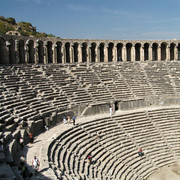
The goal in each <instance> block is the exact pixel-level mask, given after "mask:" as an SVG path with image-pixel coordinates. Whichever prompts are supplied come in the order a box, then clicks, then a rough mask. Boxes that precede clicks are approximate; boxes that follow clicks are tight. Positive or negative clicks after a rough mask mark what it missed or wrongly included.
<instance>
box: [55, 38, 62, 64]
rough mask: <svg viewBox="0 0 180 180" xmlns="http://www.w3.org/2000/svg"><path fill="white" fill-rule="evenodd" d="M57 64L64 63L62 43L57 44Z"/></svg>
mask: <svg viewBox="0 0 180 180" xmlns="http://www.w3.org/2000/svg"><path fill="white" fill-rule="evenodd" d="M56 45H57V47H56V48H57V63H62V43H61V42H59V41H58V42H57V43H56Z"/></svg>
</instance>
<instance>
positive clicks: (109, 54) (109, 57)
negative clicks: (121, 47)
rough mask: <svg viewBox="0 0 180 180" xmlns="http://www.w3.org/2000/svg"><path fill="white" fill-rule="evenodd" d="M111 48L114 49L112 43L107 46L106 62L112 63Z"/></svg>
mask: <svg viewBox="0 0 180 180" xmlns="http://www.w3.org/2000/svg"><path fill="white" fill-rule="evenodd" d="M113 47H114V44H113V43H109V44H108V62H112V61H113Z"/></svg>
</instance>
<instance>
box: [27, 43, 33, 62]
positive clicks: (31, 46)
mask: <svg viewBox="0 0 180 180" xmlns="http://www.w3.org/2000/svg"><path fill="white" fill-rule="evenodd" d="M27 46H28V57H29V58H28V63H34V41H32V40H30V41H29V42H28V44H27Z"/></svg>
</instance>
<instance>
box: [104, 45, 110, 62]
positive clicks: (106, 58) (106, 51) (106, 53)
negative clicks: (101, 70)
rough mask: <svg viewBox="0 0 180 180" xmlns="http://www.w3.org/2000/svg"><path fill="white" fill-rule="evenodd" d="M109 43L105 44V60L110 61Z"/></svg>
mask: <svg viewBox="0 0 180 180" xmlns="http://www.w3.org/2000/svg"><path fill="white" fill-rule="evenodd" d="M108 47H109V46H108V44H105V45H104V62H108Z"/></svg>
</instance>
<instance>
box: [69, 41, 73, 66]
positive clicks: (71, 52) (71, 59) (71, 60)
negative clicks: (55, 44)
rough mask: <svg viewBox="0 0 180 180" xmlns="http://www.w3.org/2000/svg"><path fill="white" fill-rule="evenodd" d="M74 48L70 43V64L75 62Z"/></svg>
mask: <svg viewBox="0 0 180 180" xmlns="http://www.w3.org/2000/svg"><path fill="white" fill-rule="evenodd" d="M72 54H73V47H72V44H71V43H70V46H69V56H70V57H69V58H70V63H72V62H73V60H74V59H73V55H72Z"/></svg>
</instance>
